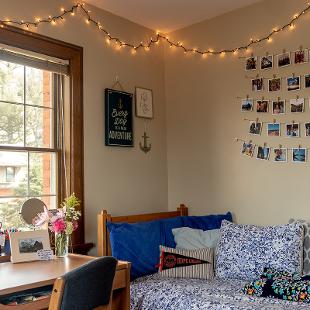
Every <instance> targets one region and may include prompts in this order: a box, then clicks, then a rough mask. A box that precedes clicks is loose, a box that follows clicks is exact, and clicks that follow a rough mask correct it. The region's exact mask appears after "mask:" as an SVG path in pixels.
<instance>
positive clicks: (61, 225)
mask: <svg viewBox="0 0 310 310" xmlns="http://www.w3.org/2000/svg"><path fill="white" fill-rule="evenodd" d="M50 230H51V231H53V232H55V233H61V232H64V231H65V230H66V222H65V221H64V219H62V218H58V219H56V220H55V221H54V222H52V223H51V227H50Z"/></svg>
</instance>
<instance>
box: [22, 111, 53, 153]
mask: <svg viewBox="0 0 310 310" xmlns="http://www.w3.org/2000/svg"><path fill="white" fill-rule="evenodd" d="M52 111H53V110H51V109H47V108H39V107H38V108H37V107H29V106H26V145H27V146H32V147H47V148H49V147H52V145H53V143H52V140H53V139H52V135H53V130H52V128H53V126H52V120H53V118H52V117H53V112H52Z"/></svg>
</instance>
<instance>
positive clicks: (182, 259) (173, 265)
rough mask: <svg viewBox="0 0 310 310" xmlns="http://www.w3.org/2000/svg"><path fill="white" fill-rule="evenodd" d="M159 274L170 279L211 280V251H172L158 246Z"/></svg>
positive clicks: (204, 249) (212, 272)
mask: <svg viewBox="0 0 310 310" xmlns="http://www.w3.org/2000/svg"><path fill="white" fill-rule="evenodd" d="M159 249H160V261H159V270H158V272H159V274H160V275H161V276H163V277H171V278H194V279H208V280H209V279H213V277H214V269H213V257H214V253H213V249H211V248H203V249H197V250H185V249H173V248H168V247H165V246H160V247H159Z"/></svg>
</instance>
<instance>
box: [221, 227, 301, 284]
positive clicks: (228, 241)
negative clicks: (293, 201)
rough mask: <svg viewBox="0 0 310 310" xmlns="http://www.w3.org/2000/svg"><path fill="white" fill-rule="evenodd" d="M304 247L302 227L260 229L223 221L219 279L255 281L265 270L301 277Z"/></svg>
mask: <svg viewBox="0 0 310 310" xmlns="http://www.w3.org/2000/svg"><path fill="white" fill-rule="evenodd" d="M302 244H303V227H302V226H301V224H300V223H294V224H287V225H282V226H267V227H260V226H254V225H237V224H233V223H230V222H228V221H223V222H222V227H221V237H220V241H219V247H218V257H217V263H216V276H217V277H219V278H222V279H225V278H236V279H242V280H250V281H252V280H254V279H256V278H258V277H259V275H260V274H261V273H262V272H263V270H264V268H265V267H270V268H275V269H278V270H283V271H287V272H292V273H294V272H298V273H299V274H300V273H301V271H302Z"/></svg>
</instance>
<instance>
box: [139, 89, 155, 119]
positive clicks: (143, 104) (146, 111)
mask: <svg viewBox="0 0 310 310" xmlns="http://www.w3.org/2000/svg"><path fill="white" fill-rule="evenodd" d="M136 116H137V117H143V118H153V117H154V115H153V92H152V90H151V89H146V88H141V87H136Z"/></svg>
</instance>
